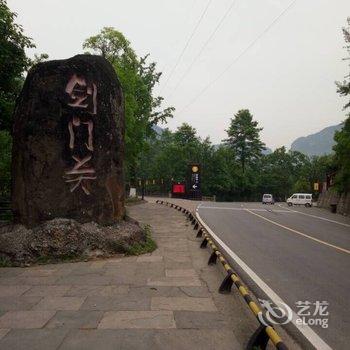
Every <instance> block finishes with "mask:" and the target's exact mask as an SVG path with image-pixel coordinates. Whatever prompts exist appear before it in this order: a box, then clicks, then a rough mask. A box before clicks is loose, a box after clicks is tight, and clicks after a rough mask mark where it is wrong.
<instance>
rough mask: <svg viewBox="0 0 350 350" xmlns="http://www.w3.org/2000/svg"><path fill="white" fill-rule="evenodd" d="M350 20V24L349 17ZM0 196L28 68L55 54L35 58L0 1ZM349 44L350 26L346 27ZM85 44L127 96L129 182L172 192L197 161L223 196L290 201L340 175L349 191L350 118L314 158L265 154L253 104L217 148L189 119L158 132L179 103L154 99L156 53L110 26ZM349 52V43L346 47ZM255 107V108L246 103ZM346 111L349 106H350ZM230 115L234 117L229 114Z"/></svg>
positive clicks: (346, 90)
mask: <svg viewBox="0 0 350 350" xmlns="http://www.w3.org/2000/svg"><path fill="white" fill-rule="evenodd" d="M348 21H349V25H350V20H348ZM0 33H1V35H0V52H1V54H0V72H1V75H0V116H1V119H0V196H2V197H9V196H10V182H11V172H10V167H11V143H12V140H11V128H12V125H11V124H12V123H11V119H12V113H13V109H14V105H15V100H16V97H17V96H18V94H19V92H20V90H21V86H22V84H23V81H24V77H25V74H26V72H27V71H28V70H29V69H30V67H31V66H33V65H34V64H37V63H39V62H40V61H42V60H45V59H47V58H48V56H47V55H45V54H41V55H39V56H35V59H30V58H28V57H27V55H26V49H28V48H33V47H35V44H34V42H33V40H32V39H31V38H28V37H27V36H25V34H24V31H23V28H22V27H21V26H20V25H18V24H17V23H16V14H15V13H13V12H12V11H11V10H10V9H9V8H8V6H7V3H6V1H5V0H0ZM343 33H344V37H345V42H346V44H347V45H350V33H349V30H348V29H346V28H344V29H343ZM83 49H84V50H87V51H88V52H90V53H94V54H99V55H102V56H104V57H105V58H106V59H107V60H109V62H110V63H111V64H112V65H113V67H114V68H115V70H116V72H117V74H118V77H119V79H120V82H121V85H122V87H123V91H124V97H125V114H126V140H125V141H126V168H125V177H126V182H127V186H136V187H138V186H139V185H140V184H145V186H146V190H147V191H148V192H149V193H159V192H162V193H166V192H168V191H169V190H170V185H171V182H172V181H183V180H184V179H185V177H186V171H187V167H188V164H189V163H190V162H199V163H201V165H202V192H203V194H204V195H208V196H212V195H216V196H217V198H218V199H220V200H242V199H244V200H257V199H260V197H261V194H262V193H273V194H274V195H275V197H276V198H278V199H281V200H283V199H285V197H286V196H289V195H290V194H291V193H292V192H299V191H300V192H301V191H303V192H304V191H305V192H313V183H314V182H317V181H324V180H325V176H326V174H327V173H329V172H336V173H337V176H336V187H335V188H336V189H337V190H338V191H341V192H347V191H349V190H350V157H349V154H350V119H349V115H347V116H346V117H347V119H346V120H345V123H344V127H343V129H342V130H341V131H339V132H337V133H336V135H335V141H336V145H335V146H334V153H333V154H332V155H325V156H320V157H312V158H309V157H307V156H305V155H303V154H302V153H299V152H293V151H287V149H286V148H285V147H281V148H278V149H276V150H275V151H274V152H273V153H271V154H268V155H264V154H263V151H264V147H265V145H264V144H263V143H262V142H261V140H260V131H261V130H262V129H261V127H260V126H259V125H258V123H257V122H256V120H254V117H253V115H252V114H251V113H250V111H249V109H242V110H239V111H233V114H232V116H228V120H227V125H223V126H222V127H223V129H225V128H226V133H227V138H226V139H225V140H223V142H222V144H220V145H213V144H212V143H211V142H210V139H209V138H206V139H202V138H200V137H199V136H198V135H197V132H196V130H195V128H193V127H192V126H191V125H189V124H187V123H185V124H183V125H181V126H180V127H178V128H177V130H176V131H173V132H172V131H170V130H168V129H165V130H164V131H163V132H161V133H156V132H155V131H154V126H155V125H157V124H160V123H162V124H166V121H167V119H168V118H172V117H173V112H174V110H175V109H174V108H173V107H171V106H170V107H165V108H164V107H162V106H163V104H164V101H163V98H162V97H161V96H154V92H153V89H154V87H155V86H156V84H158V82H159V79H160V77H161V73H160V72H158V71H157V67H156V63H154V62H149V55H147V56H145V57H139V56H138V55H137V54H136V52H135V51H134V49H133V48H132V47H131V44H130V42H129V41H128V40H127V38H126V37H125V36H124V35H123V34H122V33H121V32H119V31H117V30H116V29H114V28H111V27H107V28H104V29H102V31H101V32H100V33H98V34H97V35H95V36H92V37H90V38H87V39H86V41H85V42H84V43H83ZM347 49H348V50H349V46H347ZM337 89H338V92H339V94H340V95H342V96H350V78H349V76H348V77H347V78H345V80H344V81H343V82H337ZM247 107H249V106H247ZM344 108H349V103H347V105H346V106H345V107H344ZM230 117H231V119H230Z"/></svg>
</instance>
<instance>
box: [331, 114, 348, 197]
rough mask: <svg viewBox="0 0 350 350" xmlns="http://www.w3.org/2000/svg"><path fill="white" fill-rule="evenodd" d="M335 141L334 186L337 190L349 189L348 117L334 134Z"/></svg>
mask: <svg viewBox="0 0 350 350" xmlns="http://www.w3.org/2000/svg"><path fill="white" fill-rule="evenodd" d="M334 140H335V141H336V144H335V146H334V147H333V149H334V151H335V163H336V165H337V168H338V170H337V175H336V179H335V181H336V187H337V190H338V191H339V192H349V191H350V117H348V118H347V119H346V121H345V123H344V126H343V128H342V129H341V130H340V131H337V132H336V133H335V136H334Z"/></svg>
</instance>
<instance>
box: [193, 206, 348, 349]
mask: <svg viewBox="0 0 350 350" xmlns="http://www.w3.org/2000/svg"><path fill="white" fill-rule="evenodd" d="M198 213H199V215H200V217H201V218H202V219H203V221H204V222H205V223H206V224H207V225H208V226H209V227H210V229H211V230H212V231H213V232H214V233H215V234H216V235H217V236H218V237H219V238H220V239H221V240H222V241H223V242H224V243H225V244H226V245H227V246H228V247H229V248H230V249H231V250H232V251H233V252H234V253H235V254H236V255H237V256H238V257H239V258H240V259H242V260H243V262H244V263H245V264H246V265H248V267H249V268H250V269H251V270H253V271H254V272H255V273H256V274H257V276H258V277H260V278H261V279H262V280H263V281H264V282H265V283H266V284H267V285H268V286H269V287H270V288H271V290H272V291H273V292H275V293H276V294H277V295H278V296H279V297H281V299H282V300H283V301H284V302H286V303H287V304H288V305H289V306H290V307H291V308H292V309H293V311H294V312H298V311H300V310H301V309H300V308H298V305H297V304H296V303H297V302H299V301H301V302H305V301H306V302H311V303H317V302H323V301H326V302H328V303H329V306H328V307H327V309H326V310H325V309H323V310H322V312H321V313H322V314H325V313H327V312H329V315H328V316H325V315H322V316H320V315H319V312H317V315H316V316H312V315H311V316H310V317H309V316H307V317H306V320H307V322H310V323H309V326H310V327H311V329H312V330H313V331H314V332H315V333H316V337H317V336H318V337H319V338H321V340H323V341H324V342H325V343H326V344H328V345H329V347H331V348H333V349H346V348H349V344H350V219H349V218H346V217H342V216H339V215H336V214H331V213H329V212H328V211H326V210H323V209H319V208H305V207H292V208H289V207H287V206H286V204H285V203H282V204H275V205H262V204H260V203H237V202H235V203H213V202H211V203H202V204H200V206H199V207H198ZM233 266H235V264H234V263H233ZM236 266H237V265H236ZM316 307H317V306H316V305H314V304H310V307H309V309H308V310H305V311H304V312H303V313H308V312H310V311H311V313H314V312H315V311H316ZM310 318H314V319H315V318H319V319H325V318H328V328H322V327H321V325H317V326H315V325H312V322H315V321H308V320H310ZM318 322H326V321H318Z"/></svg>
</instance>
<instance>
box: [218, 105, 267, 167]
mask: <svg viewBox="0 0 350 350" xmlns="http://www.w3.org/2000/svg"><path fill="white" fill-rule="evenodd" d="M261 130H262V128H259V127H258V122H257V121H254V120H253V116H252V115H251V114H250V112H249V110H248V109H241V110H240V111H238V112H237V113H236V114H235V116H234V118H232V119H231V123H230V126H229V128H228V129H227V130H226V132H227V135H228V138H227V139H225V140H224V142H225V143H226V144H227V145H228V146H230V147H231V148H232V150H233V151H234V153H235V154H236V156H237V157H238V159H239V161H240V163H241V166H242V171H243V172H245V169H246V165H247V163H250V162H251V161H253V160H257V159H259V158H260V157H261V154H262V153H261V152H262V151H263V150H264V143H263V142H261V141H260V138H259V133H260V131H261Z"/></svg>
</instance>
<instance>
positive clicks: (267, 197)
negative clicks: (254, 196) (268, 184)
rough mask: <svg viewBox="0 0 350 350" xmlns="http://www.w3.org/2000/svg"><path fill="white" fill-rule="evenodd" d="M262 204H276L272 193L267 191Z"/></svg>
mask: <svg viewBox="0 0 350 350" xmlns="http://www.w3.org/2000/svg"><path fill="white" fill-rule="evenodd" d="M262 204H275V200H274V198H273V196H272V194H269V193H265V194H264V195H263V197H262Z"/></svg>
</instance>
